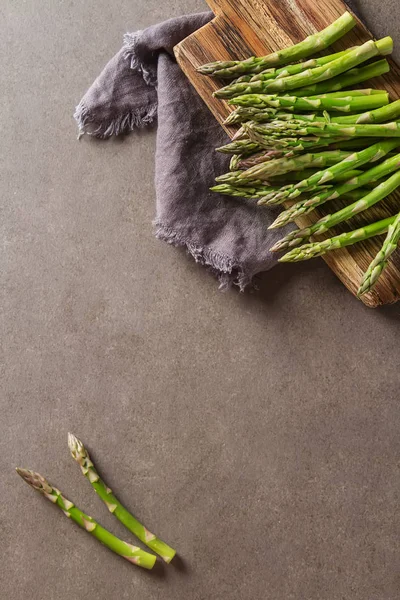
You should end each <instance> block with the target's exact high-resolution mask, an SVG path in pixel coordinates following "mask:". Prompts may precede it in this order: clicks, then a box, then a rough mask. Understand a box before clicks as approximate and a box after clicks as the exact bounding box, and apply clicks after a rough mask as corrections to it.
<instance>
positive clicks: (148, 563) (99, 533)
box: [17, 433, 176, 569]
mask: <svg viewBox="0 0 400 600" xmlns="http://www.w3.org/2000/svg"><path fill="white" fill-rule="evenodd" d="M68 446H69V449H70V452H71V454H72V457H73V458H74V459H75V460H76V461H77V463H78V464H79V465H80V467H81V470H82V473H83V474H84V475H85V477H86V478H87V479H88V480H89V481H90V483H91V484H92V487H93V488H94V490H95V492H96V493H97V494H98V496H99V497H100V498H101V500H103V502H104V503H105V505H106V506H107V508H108V510H109V511H110V512H111V513H112V514H113V515H114V516H115V517H116V518H117V519H118V520H119V521H120V522H121V523H122V524H123V525H125V527H126V528H127V529H128V530H129V531H130V532H132V533H133V534H134V535H135V536H136V537H137V538H138V539H139V540H140V541H141V542H143V543H144V544H146V546H148V547H149V548H150V549H151V550H153V551H154V552H156V553H157V554H158V555H159V556H161V558H162V559H163V560H164V561H165V562H166V563H169V562H171V560H172V559H173V558H174V556H175V554H176V551H175V550H174V549H173V548H171V547H170V546H168V544H166V543H165V542H163V541H161V540H160V539H159V538H157V537H156V536H155V535H154V534H153V533H151V532H150V531H149V530H148V529H146V527H144V525H142V524H141V523H140V522H139V521H138V520H137V519H136V518H135V517H134V516H133V515H131V513H130V512H129V511H128V510H127V509H126V508H125V507H124V506H123V505H122V504H121V502H120V501H119V500H118V498H116V496H115V495H114V494H113V492H112V490H111V489H110V488H109V487H108V486H107V485H106V484H105V483H104V481H103V480H102V479H101V478H100V476H99V474H98V473H97V471H96V468H95V466H94V464H93V462H92V461H91V459H90V456H89V453H88V451H87V450H86V448H85V446H84V445H83V444H82V442H81V441H80V440H78V438H76V437H75V436H74V435H72V434H71V433H69V434H68ZM17 473H18V474H19V475H20V476H21V477H22V478H23V479H24V481H26V483H28V484H29V485H30V486H32V487H33V488H34V489H35V490H37V491H39V492H40V493H42V494H43V495H44V496H45V497H46V498H47V499H48V500H50V501H51V502H53V504H55V505H56V506H58V507H59V508H61V510H62V511H63V513H64V514H65V516H66V517H68V518H70V519H72V520H73V521H75V523H77V524H78V525H79V526H80V527H82V528H83V529H85V530H86V531H87V532H89V533H90V534H91V535H93V536H94V537H95V538H96V539H97V540H99V541H100V542H101V543H102V544H104V545H105V546H107V547H108V548H109V549H110V550H112V551H113V552H115V553H116V554H119V555H120V556H123V558H126V560H128V561H129V562H131V563H133V564H135V565H138V566H139V567H143V568H144V569H152V568H153V566H154V564H155V562H156V557H155V556H154V554H150V553H149V552H145V551H144V550H142V549H141V548H139V547H138V546H133V545H132V544H129V543H128V542H124V541H122V540H120V539H119V538H117V537H116V536H115V535H113V534H112V533H110V532H109V531H107V529H104V527H102V526H101V525H100V524H99V523H97V522H96V521H95V520H94V519H93V518H92V517H90V516H89V515H87V514H85V513H84V512H82V511H81V510H80V509H79V508H78V507H77V506H75V505H74V504H73V503H72V502H71V501H70V500H68V499H67V498H65V496H63V494H62V493H61V492H60V490H58V489H57V488H56V487H54V486H52V485H51V484H50V483H49V482H48V481H47V480H46V479H45V478H44V477H42V475H40V474H39V473H35V472H34V471H29V470H27V469H20V468H17Z"/></svg>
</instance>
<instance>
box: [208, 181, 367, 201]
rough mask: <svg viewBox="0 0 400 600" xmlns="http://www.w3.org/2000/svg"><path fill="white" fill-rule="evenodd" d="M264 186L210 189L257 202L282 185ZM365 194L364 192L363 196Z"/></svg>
mask: <svg viewBox="0 0 400 600" xmlns="http://www.w3.org/2000/svg"><path fill="white" fill-rule="evenodd" d="M265 184H266V185H254V186H240V185H238V186H236V185H230V184H229V183H220V184H218V185H214V186H213V187H210V190H211V191H212V192H217V193H218V194H223V195H224V196H234V197H237V198H251V199H252V200H258V199H259V198H263V197H264V196H265V194H268V193H270V192H273V191H277V190H280V189H281V188H282V185H281V184H280V185H273V184H274V182H273V181H268V182H265ZM325 189H326V188H324V187H319V186H317V187H316V188H314V191H315V192H317V191H319V190H325ZM366 193H367V192H364V195H365V194H366Z"/></svg>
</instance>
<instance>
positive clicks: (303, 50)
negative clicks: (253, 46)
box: [197, 12, 356, 78]
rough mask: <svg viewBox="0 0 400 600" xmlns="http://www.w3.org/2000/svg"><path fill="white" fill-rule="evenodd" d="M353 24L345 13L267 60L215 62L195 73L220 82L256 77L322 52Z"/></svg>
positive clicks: (263, 57)
mask: <svg viewBox="0 0 400 600" xmlns="http://www.w3.org/2000/svg"><path fill="white" fill-rule="evenodd" d="M355 24H356V21H355V19H354V17H353V16H352V15H351V14H350V13H349V12H345V13H344V14H343V15H342V16H341V17H339V19H337V20H336V21H334V22H333V23H332V24H331V25H329V26H328V27H326V28H325V29H323V30H322V31H320V32H319V33H315V34H313V35H310V36H308V37H307V38H306V39H305V40H303V41H302V42H300V43H299V44H295V45H293V46H289V47H288V48H285V49H283V50H279V51H278V52H274V53H272V54H268V55H267V56H262V57H259V58H257V57H255V56H252V57H250V58H248V59H247V60H242V61H238V60H231V61H216V62H213V63H208V64H206V65H202V66H201V67H198V69H197V70H198V71H199V73H202V74H204V75H215V76H217V77H221V78H231V77H236V75H238V74H240V73H257V72H260V71H262V70H264V69H266V68H267V67H275V66H276V65H284V64H288V63H291V62H296V61H298V60H301V59H303V58H307V57H308V56H311V54H315V52H320V51H321V50H324V49H325V48H327V47H328V46H330V45H331V44H333V43H334V42H336V41H337V40H338V39H340V38H341V37H343V36H344V35H345V34H346V33H347V32H348V31H350V29H352V28H353V27H354V25H355Z"/></svg>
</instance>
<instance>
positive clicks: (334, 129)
mask: <svg viewBox="0 0 400 600" xmlns="http://www.w3.org/2000/svg"><path fill="white" fill-rule="evenodd" d="M246 126H247V124H246V123H245V124H244V127H246ZM252 127H253V128H254V127H257V129H256V131H258V132H260V131H261V129H260V127H262V126H260V125H257V126H252ZM263 127H266V126H265V125H264V126H263ZM281 127H282V129H281V130H280V132H281V134H282V132H283V133H284V134H285V135H292V136H293V135H295V136H296V137H298V138H299V137H300V138H301V137H302V136H310V135H315V136H318V137H321V136H325V135H327V136H337V137H338V136H340V137H345V138H346V137H347V138H352V137H380V138H395V137H400V121H392V122H391V123H379V124H372V125H370V124H365V125H364V124H363V125H354V124H352V123H348V124H347V123H327V122H322V121H315V122H313V123H311V124H309V123H301V124H296V123H293V124H289V123H288V122H285V123H284V122H283V121H282V125H281ZM275 133H276V132H275Z"/></svg>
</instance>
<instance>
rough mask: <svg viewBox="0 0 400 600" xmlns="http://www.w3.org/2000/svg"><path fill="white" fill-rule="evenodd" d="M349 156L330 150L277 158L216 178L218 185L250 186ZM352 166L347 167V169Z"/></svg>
mask: <svg viewBox="0 0 400 600" xmlns="http://www.w3.org/2000/svg"><path fill="white" fill-rule="evenodd" d="M349 156H351V153H350V152H345V151H342V150H331V151H329V152H316V153H308V154H302V155H298V156H296V155H295V156H292V157H290V158H286V157H283V158H278V159H276V160H271V161H269V162H266V163H262V164H259V165H255V166H254V167H250V169H247V170H246V171H233V172H230V173H225V174H224V175H220V176H219V177H216V181H217V182H218V183H232V184H236V183H237V184H238V185H246V184H248V185H252V184H253V182H254V180H268V179H269V178H270V177H274V176H277V175H283V174H284V173H289V172H291V171H302V170H303V169H308V168H313V167H325V166H328V165H335V164H336V163H338V162H339V161H342V160H343V159H345V158H347V157H349ZM350 169H352V165H349V169H348V170H350Z"/></svg>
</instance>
